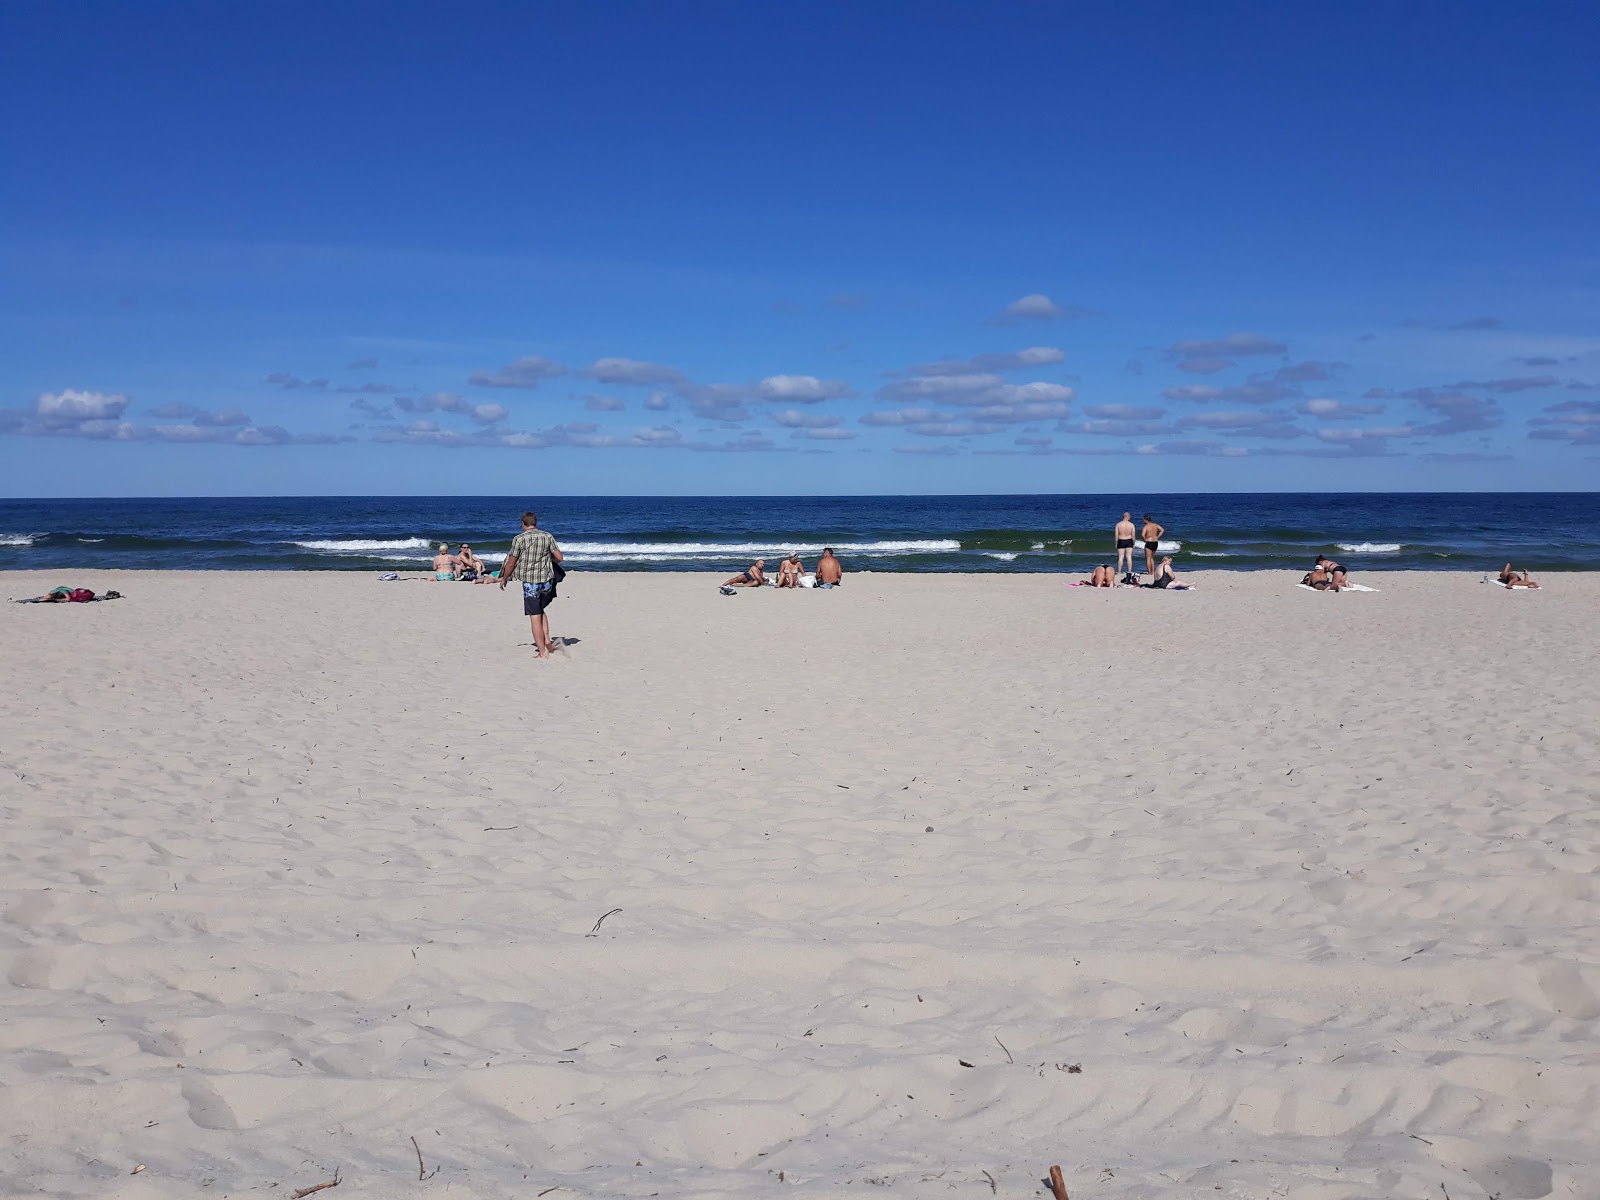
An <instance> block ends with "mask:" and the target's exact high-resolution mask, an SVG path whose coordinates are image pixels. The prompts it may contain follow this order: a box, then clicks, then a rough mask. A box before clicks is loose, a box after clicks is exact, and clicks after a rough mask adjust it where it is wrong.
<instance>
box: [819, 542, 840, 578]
mask: <svg viewBox="0 0 1600 1200" xmlns="http://www.w3.org/2000/svg"><path fill="white" fill-rule="evenodd" d="M843 582H844V568H843V567H842V566H840V565H839V560H838V559H837V558H835V557H834V556H833V547H832V546H828V547H826V548H825V549H824V550H823V551H822V557H821V558H819V559H818V560H817V586H818V587H819V588H836V587H838V586H839V585H840V584H841V583H843Z"/></svg>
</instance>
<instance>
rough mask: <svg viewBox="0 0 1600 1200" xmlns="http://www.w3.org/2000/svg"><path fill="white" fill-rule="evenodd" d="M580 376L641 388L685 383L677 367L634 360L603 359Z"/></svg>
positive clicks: (597, 360) (584, 370)
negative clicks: (635, 385)
mask: <svg viewBox="0 0 1600 1200" xmlns="http://www.w3.org/2000/svg"><path fill="white" fill-rule="evenodd" d="M578 374H580V375H582V376H583V377H584V378H586V379H593V380H594V381H595V382H596V383H621V384H637V385H639V386H641V387H660V386H662V385H663V384H678V383H683V382H684V374H683V372H682V371H680V370H678V368H677V367H669V366H666V365H664V364H663V363H653V362H641V361H639V360H638V359H633V358H601V359H596V360H595V362H594V363H593V364H592V365H591V366H587V367H585V368H584V369H583V370H581V371H579V372H578Z"/></svg>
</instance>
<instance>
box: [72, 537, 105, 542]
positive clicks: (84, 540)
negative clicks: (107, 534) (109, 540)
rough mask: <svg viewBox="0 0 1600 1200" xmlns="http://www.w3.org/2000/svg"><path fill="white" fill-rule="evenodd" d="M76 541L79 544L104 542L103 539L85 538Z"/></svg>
mask: <svg viewBox="0 0 1600 1200" xmlns="http://www.w3.org/2000/svg"><path fill="white" fill-rule="evenodd" d="M78 540H79V541H80V542H103V541H105V538H85V537H81V538H79V539H78Z"/></svg>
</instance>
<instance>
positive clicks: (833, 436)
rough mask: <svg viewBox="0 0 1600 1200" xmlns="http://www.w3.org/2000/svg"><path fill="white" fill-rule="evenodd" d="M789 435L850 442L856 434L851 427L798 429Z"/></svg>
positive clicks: (814, 439)
mask: <svg viewBox="0 0 1600 1200" xmlns="http://www.w3.org/2000/svg"><path fill="white" fill-rule="evenodd" d="M789 436H790V437H792V438H806V439H809V440H810V441H813V442H848V441H849V440H850V439H852V438H854V437H855V436H856V435H855V433H854V432H852V431H851V430H849V429H796V430H795V431H794V432H793V433H791V434H790V435H789Z"/></svg>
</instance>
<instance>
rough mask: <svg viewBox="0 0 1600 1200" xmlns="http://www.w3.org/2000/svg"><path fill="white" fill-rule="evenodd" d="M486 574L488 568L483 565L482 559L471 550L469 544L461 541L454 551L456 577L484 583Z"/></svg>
mask: <svg viewBox="0 0 1600 1200" xmlns="http://www.w3.org/2000/svg"><path fill="white" fill-rule="evenodd" d="M488 574H489V568H488V566H487V565H485V563H484V561H483V559H481V558H479V557H478V556H477V555H476V554H474V553H473V552H472V547H471V546H469V545H467V543H465V542H462V543H461V549H460V550H459V551H457V552H456V578H457V579H471V580H475V581H476V582H478V583H484V582H486V580H487V577H488Z"/></svg>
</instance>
